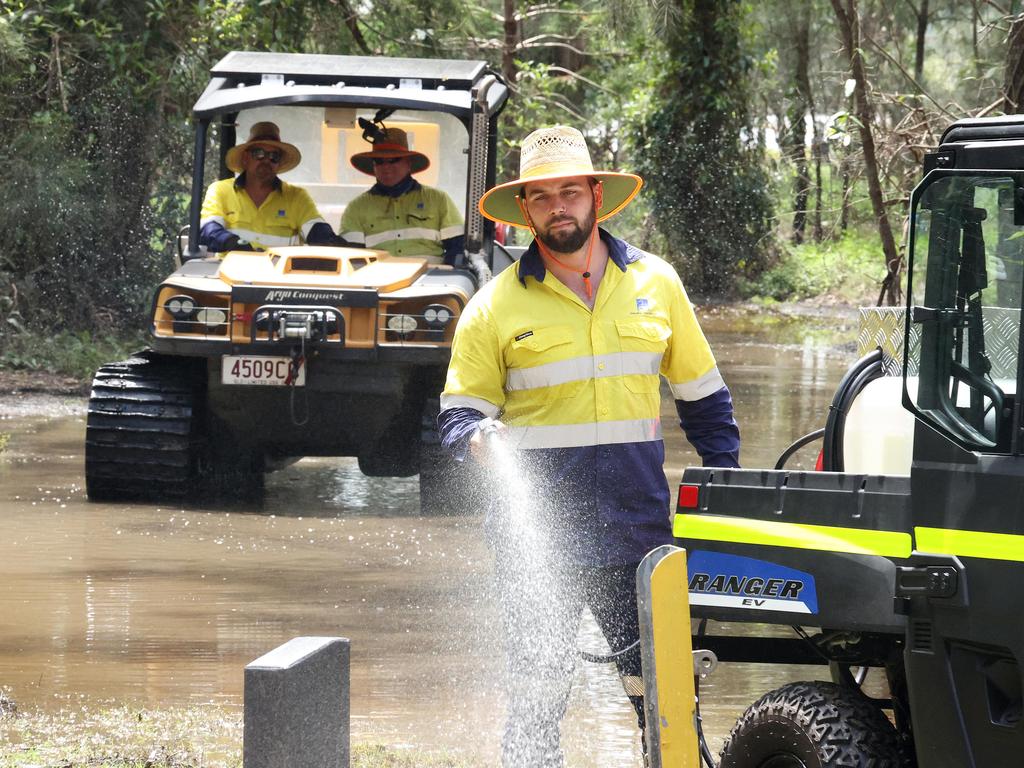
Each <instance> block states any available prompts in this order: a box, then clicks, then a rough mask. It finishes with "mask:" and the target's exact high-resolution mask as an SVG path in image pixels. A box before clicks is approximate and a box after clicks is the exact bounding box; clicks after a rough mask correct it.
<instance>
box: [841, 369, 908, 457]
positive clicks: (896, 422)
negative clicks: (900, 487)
mask: <svg viewBox="0 0 1024 768" xmlns="http://www.w3.org/2000/svg"><path fill="white" fill-rule="evenodd" d="M907 385H908V387H909V388H910V394H911V397H914V396H916V394H917V392H916V390H917V378H916V377H914V378H912V379H909V380H908V382H907ZM913 454H914V417H913V415H912V414H911V413H910V411H908V410H906V409H905V408H904V407H903V379H902V377H900V376H882V377H881V378H878V379H875V380H874V381H871V382H869V383H868V384H867V386H865V387H864V389H862V390H861V391H860V394H858V395H857V397H856V399H855V400H854V401H853V404H852V405H851V406H850V409H849V411H848V413H847V415H846V427H845V429H844V431H843V460H844V471H845V472H854V473H862V474H867V475H909V474H910V463H911V460H912V459H913Z"/></svg>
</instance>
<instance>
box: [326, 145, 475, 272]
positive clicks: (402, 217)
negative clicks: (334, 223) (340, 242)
mask: <svg viewBox="0 0 1024 768" xmlns="http://www.w3.org/2000/svg"><path fill="white" fill-rule="evenodd" d="M370 143H371V148H370V149H368V150H366V151H365V152H357V153H356V154H354V155H352V165H353V166H354V167H355V168H356V170H358V171H361V172H362V173H365V174H367V175H368V176H373V177H374V178H375V179H376V180H377V182H376V183H375V184H374V185H373V186H372V187H370V189H369V190H367V191H366V192H363V193H362V194H361V195H359V196H358V197H357V198H356V199H355V200H353V201H352V202H351V203H349V204H348V206H346V208H345V212H344V213H343V214H342V215H341V232H342V237H344V238H345V240H347V241H348V242H350V243H356V244H358V245H362V246H365V247H367V248H379V249H381V250H384V251H387V252H388V253H390V254H392V255H394V256H426V257H427V258H428V259H430V260H431V261H434V262H437V263H441V262H442V261H443V262H444V263H445V264H455V263H456V261H457V259H458V258H459V257H460V256H461V255H462V251H463V248H464V240H465V235H464V226H463V222H462V216H461V215H460V214H459V210H458V209H457V208H456V207H455V203H453V202H452V199H451V198H450V197H448V195H447V194H446V193H445V192H444V191H443V190H440V189H434V188H432V187H427V186H424V185H423V184H420V183H419V182H418V181H417V180H416V179H414V178H413V177H412V176H413V174H414V173H419V172H420V171H425V170H426V169H427V168H429V167H430V158H428V157H427V156H426V155H424V154H423V153H422V152H416V151H415V150H412V149H409V137H408V136H407V135H406V132H405V131H403V130H402V129H401V128H387V129H386V130H384V131H383V132H381V133H380V134H378V135H377V136H376V137H375V138H374V139H373V140H372V141H371V142H370Z"/></svg>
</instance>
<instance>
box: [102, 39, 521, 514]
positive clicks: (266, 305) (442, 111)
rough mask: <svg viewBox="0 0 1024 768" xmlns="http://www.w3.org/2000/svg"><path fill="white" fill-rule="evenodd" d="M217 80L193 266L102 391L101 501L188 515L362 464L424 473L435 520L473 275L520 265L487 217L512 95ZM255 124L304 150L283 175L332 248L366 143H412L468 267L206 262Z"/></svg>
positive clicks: (323, 250) (205, 111)
mask: <svg viewBox="0 0 1024 768" xmlns="http://www.w3.org/2000/svg"><path fill="white" fill-rule="evenodd" d="M211 74H212V79H211V81H210V83H209V85H208V86H207V88H206V90H205V92H204V93H203V94H202V96H200V98H199V100H198V101H197V102H196V104H195V107H194V109H193V117H194V119H195V157H194V164H193V178H192V199H191V209H190V214H189V222H188V230H187V240H186V241H185V242H184V243H183V245H182V246H181V247H180V252H181V261H182V263H181V266H180V268H179V269H178V270H177V271H175V272H174V273H173V274H172V275H170V276H169V277H168V278H167V279H166V280H164V281H163V283H161V284H160V285H159V286H158V287H157V288H156V290H155V291H154V293H153V303H152V321H151V325H150V335H151V344H150V346H149V348H148V349H146V350H145V351H143V352H141V353H140V354H138V355H135V356H133V357H132V358H131V359H129V360H126V361H124V362H120V363H113V364H111V365H106V366H103V367H102V368H101V369H100V370H99V371H98V372H97V374H96V377H95V380H94V382H93V387H92V394H91V397H90V400H89V414H88V426H87V434H86V452H85V453H86V483H87V488H88V493H89V496H90V498H127V497H135V498H139V497H141V498H151V499H156V498H164V497H182V496H185V495H188V494H190V493H192V492H194V491H196V490H201V489H204V488H207V487H209V486H210V484H211V482H212V483H214V484H216V485H217V486H221V487H226V488H227V489H228V490H229V492H242V491H248V492H251V491H253V490H254V489H258V488H259V487H260V484H261V482H262V476H263V472H264V471H265V470H266V469H268V468H273V467H274V466H275V465H278V464H280V463H281V462H287V461H289V460H292V459H295V458H298V457H302V456H356V457H358V461H359V466H360V469H361V470H362V471H363V472H364V473H366V474H368V475H374V476H408V475H414V474H416V473H419V474H420V484H421V491H422V499H423V502H424V507H425V508H426V509H431V510H436V509H439V508H443V507H446V506H447V505H448V501H449V499H448V498H446V496H447V492H448V491H449V490H451V488H450V487H448V486H449V484H450V482H451V477H450V476H449V473H450V472H451V471H453V468H452V466H451V465H450V464H449V462H448V460H447V459H446V458H445V457H444V456H443V454H442V452H441V451H440V450H439V448H438V445H437V436H436V434H435V431H434V418H435V416H436V413H437V398H438V395H439V394H440V391H441V389H442V387H443V383H444V376H445V371H446V368H447V364H448V359H449V351H450V345H451V340H452V335H453V332H454V328H455V324H456V322H457V321H458V318H459V315H460V313H461V311H462V309H463V308H464V307H465V305H466V302H467V301H468V300H469V298H470V297H471V296H472V295H473V293H474V292H475V291H476V290H477V289H478V287H479V285H480V283H481V274H483V273H482V271H481V270H480V269H471V268H470V267H471V266H473V263H474V262H476V263H480V262H481V261H482V262H484V263H486V264H487V265H489V267H490V268H491V269H492V270H494V271H498V270H500V269H501V268H502V267H503V266H506V265H507V264H508V263H510V261H511V259H510V257H509V256H508V254H507V252H504V251H503V250H502V249H501V247H500V246H498V248H497V253H496V250H495V244H494V238H493V225H492V224H491V223H490V222H486V221H484V220H483V219H482V217H481V216H480V214H479V212H478V210H477V202H478V201H479V198H480V196H481V194H482V193H483V192H484V190H485V189H486V187H487V186H488V185H490V184H493V182H494V168H495V158H496V154H497V139H496V125H497V119H498V115H499V114H500V112H501V110H502V108H503V107H504V104H505V101H506V98H507V95H508V90H507V87H506V86H505V84H504V83H503V82H502V81H501V79H500V77H498V76H497V75H495V74H493V73H492V72H490V71H489V70H488V69H487V67H486V65H485V64H484V63H482V62H476V61H446V60H422V59H389V58H383V57H381V58H364V57H350V56H321V55H301V54H277V53H247V52H235V53H231V54H229V55H227V56H226V57H225V58H224V59H222V60H221V61H220V62H218V63H217V64H216V65H215V66H214V67H213V69H212V70H211ZM260 121H272V122H274V123H276V124H277V125H278V126H279V127H280V129H281V132H282V137H283V138H284V139H285V140H286V141H288V142H290V143H293V144H295V145H297V146H298V148H299V149H300V151H301V153H302V158H303V159H302V162H301V164H300V165H299V166H298V167H297V168H296V169H295V170H293V171H289V172H288V173H285V174H282V177H283V178H284V179H285V180H287V181H289V182H291V183H293V184H297V185H299V186H301V187H303V188H305V189H306V190H307V191H308V192H309V193H310V195H311V196H312V198H313V200H314V201H315V202H316V204H317V207H318V209H319V211H320V213H321V215H322V216H324V217H325V218H326V219H327V221H328V223H329V224H331V225H332V227H333V228H334V230H335V231H336V232H340V218H341V213H342V211H343V210H344V207H345V206H346V205H347V204H348V203H349V202H350V201H351V200H352V199H353V198H354V197H355V196H356V195H357V194H359V193H360V192H362V191H364V190H365V189H366V188H368V187H369V183H370V181H372V179H369V180H368V177H366V176H365V175H362V174H359V173H358V172H357V171H356V170H355V169H354V168H352V166H351V164H350V163H349V158H350V157H351V156H352V154H354V153H355V152H361V151H365V150H366V148H367V144H366V143H365V141H364V140H363V133H364V131H365V130H366V128H367V126H375V127H376V128H377V129H380V128H381V127H382V126H384V125H385V124H386V125H387V126H394V127H400V128H403V129H404V130H405V131H406V134H407V136H408V137H409V139H410V141H411V143H412V148H414V149H415V150H416V151H418V152H421V153H423V154H425V155H427V156H428V157H429V158H430V160H431V164H430V167H429V168H428V169H427V170H426V171H424V172H423V173H420V174H418V175H417V177H416V178H417V179H418V180H420V181H421V182H422V183H424V184H426V185H429V186H434V187H438V188H440V189H442V190H444V191H445V192H447V193H448V195H449V196H450V197H451V198H452V199H453V200H454V201H455V202H456V205H457V206H458V207H459V208H460V209H461V210H464V211H465V221H466V228H465V242H466V254H465V258H464V259H462V260H461V261H457V262H456V263H455V265H454V266H450V265H443V264H435V263H431V260H430V259H428V258H426V257H418V256H417V254H415V253H412V254H409V255H405V256H402V257H396V256H391V255H389V254H388V253H386V252H383V251H375V250H362V249H352V248H339V247H325V246H308V245H294V246H286V247H273V248H270V249H268V250H266V251H265V252H246V251H234V252H229V253H227V254H221V255H220V257H218V256H215V255H207V254H206V252H205V249H204V248H201V247H200V246H199V245H198V233H199V216H200V207H201V204H202V199H203V194H204V189H205V186H206V184H207V183H208V181H210V180H212V178H213V177H220V178H228V177H230V176H231V173H230V171H229V170H228V169H227V167H226V164H225V158H226V155H227V152H228V150H229V149H231V148H232V147H233V146H234V145H235V144H236V143H237V141H238V140H239V138H240V137H244V136H247V135H249V129H250V127H251V126H252V125H253V124H254V123H257V122H260ZM211 148H215V151H214V152H212V153H208V150H210V149H211ZM208 158H209V159H208ZM452 498H454V496H453V497H452Z"/></svg>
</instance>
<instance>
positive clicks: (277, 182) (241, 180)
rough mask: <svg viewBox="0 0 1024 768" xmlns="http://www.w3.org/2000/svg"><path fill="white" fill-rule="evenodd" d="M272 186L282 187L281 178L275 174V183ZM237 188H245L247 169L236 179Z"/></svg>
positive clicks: (275, 187)
mask: <svg viewBox="0 0 1024 768" xmlns="http://www.w3.org/2000/svg"><path fill="white" fill-rule="evenodd" d="M271 186H273V187H274V189H280V188H281V180H280V179H279V178H277V176H275V177H274V183H273V184H272V185H271ZM235 189H245V171H242V172H241V173H240V174H238V177H237V178H236V179H235Z"/></svg>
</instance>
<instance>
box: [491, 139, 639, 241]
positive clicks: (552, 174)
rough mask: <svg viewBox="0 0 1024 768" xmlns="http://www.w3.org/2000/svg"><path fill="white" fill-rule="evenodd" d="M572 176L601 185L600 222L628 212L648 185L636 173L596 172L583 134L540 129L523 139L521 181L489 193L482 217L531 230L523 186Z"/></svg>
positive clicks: (504, 185) (494, 189)
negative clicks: (523, 202) (521, 198)
mask: <svg viewBox="0 0 1024 768" xmlns="http://www.w3.org/2000/svg"><path fill="white" fill-rule="evenodd" d="M572 176H591V177H593V178H595V179H597V180H598V181H600V182H601V186H602V187H603V188H604V198H603V200H602V202H601V207H600V208H599V209H598V211H597V220H598V221H604V220H605V219H607V218H609V217H610V216H614V215H615V214H616V213H618V212H619V211H621V210H622V209H623V208H625V207H626V205H627V204H628V203H629V201H630V200H632V199H633V198H634V197H636V193H637V192H639V191H640V187H641V186H642V185H643V183H644V182H643V179H641V178H640V177H639V176H637V175H636V174H633V173H618V172H615V171H595V170H594V164H593V162H592V161H591V160H590V150H589V149H587V140H586V139H584V138H583V134H582V133H580V132H579V131H578V130H576V129H575V128H571V127H569V126H567V125H555V126H552V127H551V128H540V129H538V130H536V131H534V132H533V133H531V134H530V135H529V136H527V137H526V138H525V139H523V146H522V149H521V150H520V153H519V178H518V179H516V180H515V181H509V182H506V183H504V184H499V185H498V186H496V187H494V188H493V189H490V190H488V191H487V192H486V193H485V194H484V196H483V197H481V198H480V213H482V214H483V215H484V216H486V217H487V218H488V219H491V220H492V221H500V222H504V223H505V224H511V225H512V226H514V227H525V228H529V227H530V225H529V224H527V223H526V219H524V218H523V212H522V210H521V209H520V207H519V201H518V200H517V197H518V196H519V194H520V191H521V190H522V188H523V185H525V184H528V183H529V182H531V181H549V180H551V179H563V178H569V177H572Z"/></svg>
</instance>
